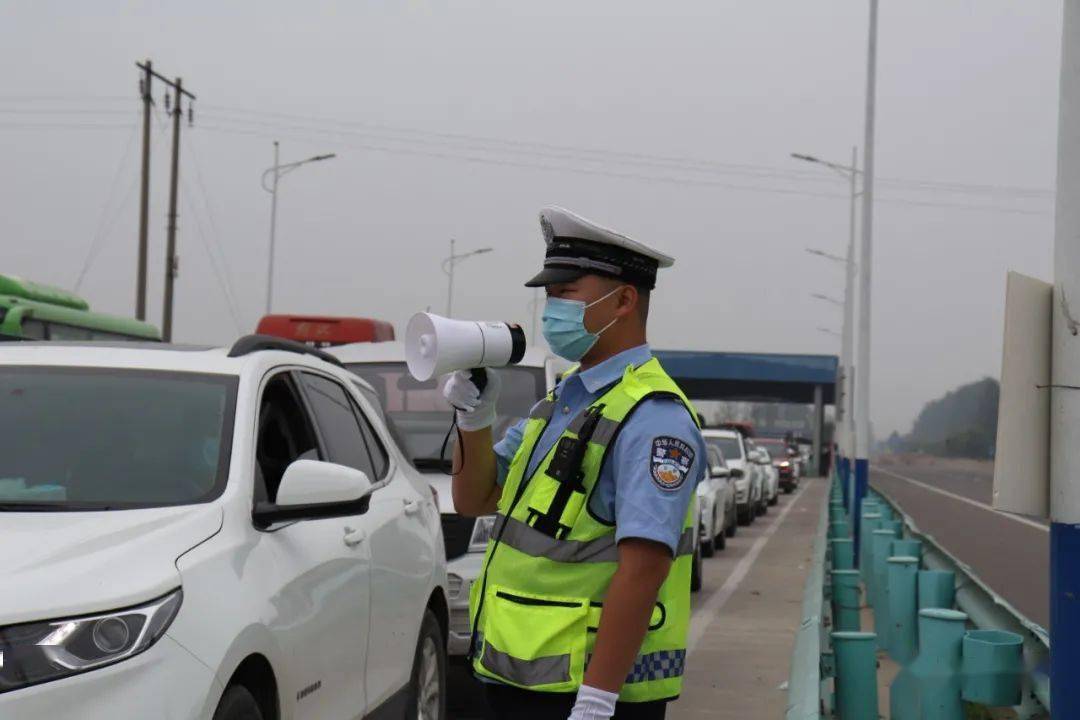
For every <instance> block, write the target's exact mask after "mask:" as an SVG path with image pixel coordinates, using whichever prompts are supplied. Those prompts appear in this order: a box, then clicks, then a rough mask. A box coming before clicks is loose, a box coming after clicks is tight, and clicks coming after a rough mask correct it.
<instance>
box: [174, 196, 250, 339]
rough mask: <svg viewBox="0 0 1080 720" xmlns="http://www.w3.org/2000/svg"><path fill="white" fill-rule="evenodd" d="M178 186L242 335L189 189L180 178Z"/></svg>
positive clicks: (235, 312) (241, 329)
mask: <svg viewBox="0 0 1080 720" xmlns="http://www.w3.org/2000/svg"><path fill="white" fill-rule="evenodd" d="M180 184H181V186H182V187H183V188H184V205H186V206H187V209H188V211H189V212H190V213H191V217H192V218H194V220H195V234H196V235H198V236H199V240H201V241H202V245H203V249H204V250H206V257H207V259H208V260H209V261H210V270H211V272H213V274H214V279H215V280H216V281H217V285H218V289H219V290H221V294H222V296H223V297H224V298H225V307H226V308H227V309H228V311H229V316H230V317H231V318H232V321H233V326H234V327H235V328H236V332H237V333H238V334H239V333H242V332H243V328H242V325H241V323H240V317H239V315H238V313H237V309H236V306H235V304H234V302H233V296H232V292H231V290H230V288H229V285H228V282H227V281H226V280H225V278H224V277H223V275H222V273H221V270H220V269H219V268H218V264H217V258H216V257H215V256H214V252H213V250H211V248H210V241H209V240H207V237H206V233H205V232H204V230H203V225H202V220H201V219H200V218H199V213H198V211H197V210H196V207H195V203H194V201H192V200H191V199H190V198H189V197H188V196H189V195H190V194H191V188H190V187H188V184H187V181H186V180H185V179H184V178H183V177H181V178H180Z"/></svg>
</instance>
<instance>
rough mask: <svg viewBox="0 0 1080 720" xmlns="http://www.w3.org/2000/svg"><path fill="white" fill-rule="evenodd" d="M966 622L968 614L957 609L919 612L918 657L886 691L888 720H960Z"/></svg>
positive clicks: (961, 717)
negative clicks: (887, 691) (887, 693)
mask: <svg viewBox="0 0 1080 720" xmlns="http://www.w3.org/2000/svg"><path fill="white" fill-rule="evenodd" d="M966 623H967V615H965V614H964V613H962V612H959V611H956V610H942V609H937V608H931V609H927V610H920V611H919V654H918V655H917V656H916V658H915V660H914V661H913V662H912V663H911V664H910V665H908V666H907V667H905V668H903V669H902V670H901V671H900V673H899V674H898V675H897V676H896V679H895V680H893V684H892V685H891V686H890V688H889V711H890V712H889V717H890V718H891V720H963V718H964V703H963V701H962V700H961V699H960V688H961V675H960V670H961V663H960V658H961V648H962V644H963V639H964V631H965V624H966ZM867 717H872V716H867Z"/></svg>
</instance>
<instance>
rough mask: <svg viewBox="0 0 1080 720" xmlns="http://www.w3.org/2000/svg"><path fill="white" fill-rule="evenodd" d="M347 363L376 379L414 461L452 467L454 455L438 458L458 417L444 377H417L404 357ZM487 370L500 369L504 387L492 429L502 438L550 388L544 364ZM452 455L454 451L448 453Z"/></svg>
mask: <svg viewBox="0 0 1080 720" xmlns="http://www.w3.org/2000/svg"><path fill="white" fill-rule="evenodd" d="M346 367H347V368H348V369H349V370H350V371H352V372H354V373H356V374H357V375H359V376H360V377H362V378H364V379H365V380H367V381H368V382H369V383H371V386H372V387H374V388H375V392H377V393H378V395H379V400H380V401H381V402H382V406H383V408H384V409H385V410H386V414H387V417H388V420H389V424H391V425H392V426H393V428H394V432H395V435H396V436H397V437H399V438H400V439H401V440H402V441H403V443H404V447H403V448H402V449H403V450H404V451H405V454H406V455H407V456H408V457H409V460H410V461H411V462H412V463H413V465H415V466H416V467H417V469H420V470H435V471H448V470H449V466H450V462H449V460H442V459H440V458H439V450H440V449H441V448H442V444H443V439H444V438H445V437H446V433H447V431H448V430H449V429H450V422H451V420H452V419H453V416H452V413H451V409H450V405H449V404H447V402H446V399H445V398H443V394H442V382H443V379H442V378H438V379H434V380H429V381H427V382H420V381H419V380H415V379H414V378H413V377H412V376H411V375H409V371H408V370H407V369H406V367H405V363H403V362H393V363H351V364H347V365H346ZM488 372H495V373H498V374H499V379H500V380H502V389H501V390H500V391H499V400H498V404H497V405H496V408H495V410H496V413H497V417H496V419H495V426H494V427H493V428H492V432H493V434H494V437H496V438H501V437H502V436H503V434H504V433H505V432H506V429H507V428H509V427H510V426H511V425H513V424H514V423H516V422H517V421H518V420H521V419H522V418H524V417H527V416H528V414H529V411H530V410H531V409H532V406H533V405H535V404H536V401H537V400H539V399H540V398H541V397H543V395H544V393H545V391H546V388H545V383H544V371H543V370H542V369H540V368H527V367H507V368H499V369H498V370H491V369H489V370H488ZM447 454H448V455H449V452H447Z"/></svg>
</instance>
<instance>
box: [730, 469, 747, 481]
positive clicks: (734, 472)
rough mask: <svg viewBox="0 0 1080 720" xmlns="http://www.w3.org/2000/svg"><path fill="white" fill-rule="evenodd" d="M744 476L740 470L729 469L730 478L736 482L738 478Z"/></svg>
mask: <svg viewBox="0 0 1080 720" xmlns="http://www.w3.org/2000/svg"><path fill="white" fill-rule="evenodd" d="M745 474H746V473H744V472H743V471H742V468H732V469H731V477H733V478H734V479H736V480H738V479H739V478H741V477H743V476H744V475H745Z"/></svg>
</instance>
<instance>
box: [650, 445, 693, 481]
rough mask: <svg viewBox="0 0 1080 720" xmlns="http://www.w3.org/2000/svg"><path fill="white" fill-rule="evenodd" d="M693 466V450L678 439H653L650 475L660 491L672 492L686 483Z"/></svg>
mask: <svg viewBox="0 0 1080 720" xmlns="http://www.w3.org/2000/svg"><path fill="white" fill-rule="evenodd" d="M693 464H694V449H693V448H692V447H690V446H689V445H688V444H686V443H685V442H683V441H682V440H680V439H678V438H673V437H667V436H663V437H658V438H654V439H653V443H652V455H651V460H650V473H651V474H652V479H653V482H654V483H656V486H657V487H658V488H660V489H661V490H664V491H667V492H674V491H675V490H678V489H679V488H681V487H682V485H683V483H684V482H686V477H687V475H689V474H690V466H691V465H693Z"/></svg>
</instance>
